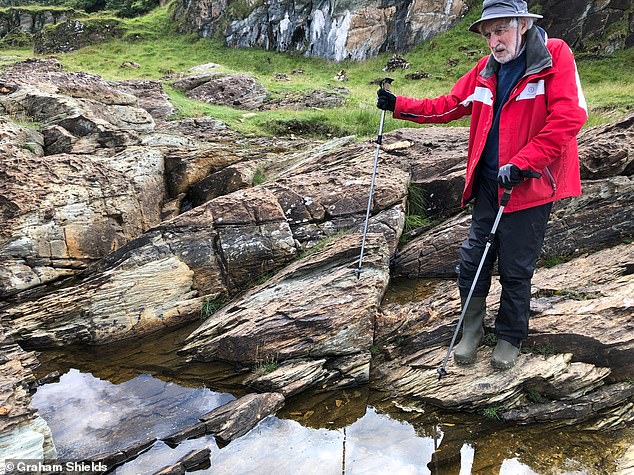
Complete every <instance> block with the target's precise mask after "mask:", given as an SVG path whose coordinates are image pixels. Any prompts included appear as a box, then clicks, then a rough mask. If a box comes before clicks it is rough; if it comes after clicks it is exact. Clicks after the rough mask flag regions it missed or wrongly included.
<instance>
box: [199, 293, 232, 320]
mask: <svg viewBox="0 0 634 475" xmlns="http://www.w3.org/2000/svg"><path fill="white" fill-rule="evenodd" d="M226 303H227V299H226V298H225V297H217V298H214V299H208V300H206V301H205V303H204V304H203V306H202V307H201V308H200V318H201V319H203V320H204V319H206V318H209V317H211V316H212V315H213V314H214V313H216V312H217V311H218V310H220V309H221V308H222V307H224V305H225V304H226Z"/></svg>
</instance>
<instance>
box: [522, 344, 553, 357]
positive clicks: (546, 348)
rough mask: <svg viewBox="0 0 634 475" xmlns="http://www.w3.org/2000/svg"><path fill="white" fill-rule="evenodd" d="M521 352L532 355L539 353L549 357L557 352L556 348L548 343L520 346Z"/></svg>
mask: <svg viewBox="0 0 634 475" xmlns="http://www.w3.org/2000/svg"><path fill="white" fill-rule="evenodd" d="M522 353H530V354H533V355H540V356H544V357H546V358H547V357H549V356H553V355H556V354H557V350H556V349H555V347H554V346H552V345H549V344H539V345H531V346H522Z"/></svg>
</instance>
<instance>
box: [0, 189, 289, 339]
mask: <svg viewBox="0 0 634 475" xmlns="http://www.w3.org/2000/svg"><path fill="white" fill-rule="evenodd" d="M295 255H296V249H295V243H294V241H293V238H292V235H291V232H290V229H289V227H288V224H287V223H286V220H285V218H284V215H283V213H282V210H281V208H280V207H279V204H278V202H277V200H276V199H275V197H274V196H273V195H272V194H271V193H270V192H268V191H267V190H265V189H261V188H253V189H249V190H244V191H239V192H236V193H232V194H231V195H228V196H223V197H221V198H217V199H215V200H212V201H210V202H208V203H206V204H205V205H204V206H200V207H198V208H195V209H193V210H191V211H189V212H187V213H184V214H182V215H180V216H178V217H176V218H174V219H173V220H172V221H168V222H165V223H162V224H161V225H160V226H157V227H155V228H153V229H152V230H151V231H149V232H147V233H145V234H144V235H143V236H141V237H139V238H137V239H135V240H132V241H130V242H129V243H128V244H126V245H125V246H123V247H122V248H120V249H119V250H117V251H115V252H114V253H112V254H110V255H108V256H107V257H106V258H104V259H103V260H101V261H100V262H99V263H98V264H95V265H93V266H92V267H91V268H90V269H88V270H87V271H86V272H85V273H84V274H82V276H81V277H80V278H78V279H76V280H74V281H69V282H65V283H64V285H63V286H60V288H57V289H52V290H50V291H47V290H46V289H42V291H41V292H36V293H33V294H29V295H28V299H26V296H24V295H22V296H21V297H20V298H19V299H17V300H15V299H14V300H11V301H10V302H7V303H6V304H4V307H0V311H2V315H3V316H4V317H5V318H8V319H9V320H10V321H11V330H12V332H13V333H15V335H16V336H17V338H18V339H20V340H24V341H28V342H29V345H31V346H59V345H64V344H68V343H85V344H105V343H108V342H111V341H115V340H121V339H124V338H130V337H133V336H137V335H143V334H147V333H151V332H153V331H156V330H158V329H160V328H164V327H168V326H175V325H178V324H181V323H184V322H187V321H191V320H192V319H195V318H198V316H199V314H200V311H201V307H202V305H203V303H204V301H205V300H212V299H214V298H218V297H221V296H224V295H226V294H235V293H236V292H238V291H240V290H241V289H242V288H243V287H244V286H245V285H247V284H248V282H249V281H251V280H252V279H256V278H258V277H259V276H260V275H261V274H263V273H266V272H271V271H275V270H277V269H278V268H279V267H280V266H282V265H283V264H285V263H286V262H288V261H289V260H291V259H292V258H293V257H294V256H295Z"/></svg>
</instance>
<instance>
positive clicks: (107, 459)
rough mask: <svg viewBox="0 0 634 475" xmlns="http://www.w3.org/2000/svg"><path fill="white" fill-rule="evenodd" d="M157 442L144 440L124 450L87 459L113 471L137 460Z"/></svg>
mask: <svg viewBox="0 0 634 475" xmlns="http://www.w3.org/2000/svg"><path fill="white" fill-rule="evenodd" d="M155 442H156V439H148V440H142V441H140V442H136V443H134V444H132V445H130V446H129V447H126V448H125V449H122V450H115V451H113V452H107V453H103V454H99V455H95V456H94V457H90V458H89V459H87V462H92V463H96V464H98V463H101V464H103V465H105V466H107V467H108V469H113V468H114V467H116V466H118V465H122V464H124V463H126V462H129V461H130V460H133V459H135V458H136V457H138V456H139V455H140V454H142V453H143V452H145V451H147V450H149V449H151V448H152V447H153V446H154V443H155Z"/></svg>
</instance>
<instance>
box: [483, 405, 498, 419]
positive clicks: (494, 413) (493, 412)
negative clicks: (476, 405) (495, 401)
mask: <svg viewBox="0 0 634 475" xmlns="http://www.w3.org/2000/svg"><path fill="white" fill-rule="evenodd" d="M499 411H500V409H499V408H498V407H495V406H490V407H485V408H484V409H483V410H482V412H481V414H482V415H483V416H484V417H486V418H487V419H491V420H496V421H499V420H500V419H501V418H500V412H499Z"/></svg>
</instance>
